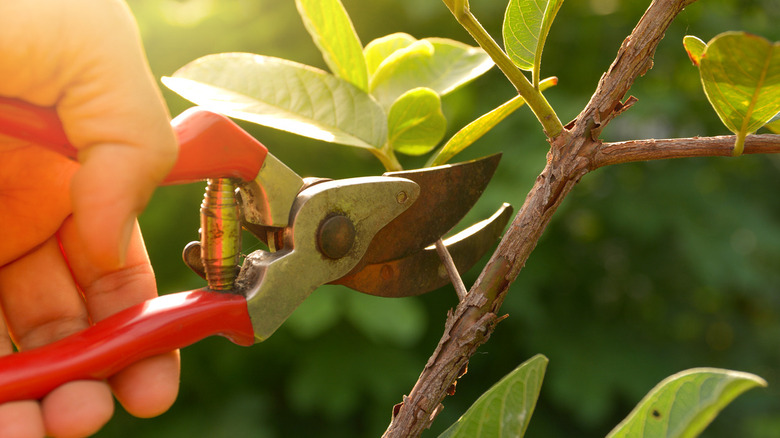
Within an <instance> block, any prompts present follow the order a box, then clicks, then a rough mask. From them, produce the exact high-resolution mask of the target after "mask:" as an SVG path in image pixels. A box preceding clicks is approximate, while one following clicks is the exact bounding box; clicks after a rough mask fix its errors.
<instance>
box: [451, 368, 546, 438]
mask: <svg viewBox="0 0 780 438" xmlns="http://www.w3.org/2000/svg"><path fill="white" fill-rule="evenodd" d="M547 362H548V360H547V358H546V357H544V356H542V355H541V354H539V355H536V356H534V357H532V358H531V359H528V360H527V361H525V362H524V363H523V364H521V365H520V366H519V367H517V368H516V369H515V370H514V371H512V372H511V373H509V374H507V375H506V376H505V377H504V378H503V379H501V380H500V381H499V382H498V383H496V384H495V385H494V386H493V387H492V388H490V389H489V390H488V391H487V392H485V393H484V394H482V396H481V397H480V398H479V400H477V401H476V402H474V404H473V405H471V407H470V408H469V410H468V411H466V413H465V414H463V416H462V417H460V419H458V421H457V422H455V423H454V424H453V425H452V426H450V427H449V429H447V430H445V431H444V433H442V434H441V435H439V438H521V437H522V436H523V435H524V434H525V430H526V429H527V428H528V423H529V422H530V421H531V415H532V414H533V412H534V408H535V407H536V400H537V399H538V398H539V390H540V389H541V387H542V380H544V372H545V369H546V368H547Z"/></svg>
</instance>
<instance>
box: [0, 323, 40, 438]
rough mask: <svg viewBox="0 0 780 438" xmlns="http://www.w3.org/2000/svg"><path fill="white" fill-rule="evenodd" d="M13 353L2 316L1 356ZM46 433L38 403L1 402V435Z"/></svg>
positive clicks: (20, 437)
mask: <svg viewBox="0 0 780 438" xmlns="http://www.w3.org/2000/svg"><path fill="white" fill-rule="evenodd" d="M12 353H13V345H12V344H11V338H10V337H9V336H8V331H7V330H6V328H5V323H4V321H3V318H0V356H5V355H6V354H12ZM44 434H45V430H44V426H43V417H42V416H41V410H40V408H39V407H38V403H36V402H35V401H33V400H24V401H17V402H11V403H3V404H0V436H1V437H7V438H42V437H43V436H44Z"/></svg>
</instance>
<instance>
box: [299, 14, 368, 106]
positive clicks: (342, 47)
mask: <svg viewBox="0 0 780 438" xmlns="http://www.w3.org/2000/svg"><path fill="white" fill-rule="evenodd" d="M295 4H296V6H298V13H299V14H300V15H301V18H302V19H303V24H304V25H305V26H306V30H308V31H309V33H310V34H311V36H312V39H314V43H315V44H316V45H317V47H319V49H320V52H322V57H323V58H324V59H325V62H326V63H327V64H328V67H330V70H331V71H332V72H333V74H334V75H336V76H338V77H340V78H342V79H344V80H346V81H347V82H350V83H351V84H352V85H354V86H356V87H358V88H360V89H361V90H363V91H368V71H367V70H366V60H365V58H364V57H363V45H362V44H360V39H359V38H358V36H357V33H356V32H355V28H354V26H352V21H351V20H350V19H349V15H347V11H346V10H345V9H344V6H343V5H342V4H341V2H340V1H339V0H295Z"/></svg>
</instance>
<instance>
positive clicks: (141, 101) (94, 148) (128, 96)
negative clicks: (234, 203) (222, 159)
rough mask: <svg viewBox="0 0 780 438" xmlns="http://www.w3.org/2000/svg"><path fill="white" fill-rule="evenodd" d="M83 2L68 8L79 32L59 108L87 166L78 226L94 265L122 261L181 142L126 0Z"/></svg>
mask: <svg viewBox="0 0 780 438" xmlns="http://www.w3.org/2000/svg"><path fill="white" fill-rule="evenodd" d="M80 2H82V3H88V4H89V5H88V6H89V7H88V8H77V7H75V6H74V7H72V8H69V11H74V13H75V15H74V16H73V20H72V21H73V24H72V26H74V27H73V28H71V29H69V34H70V33H71V32H72V34H73V35H75V36H74V37H73V38H71V39H70V40H69V46H70V47H71V48H70V49H69V50H65V52H64V53H65V54H66V55H65V56H67V58H66V59H63V61H62V63H63V64H64V63H65V62H67V65H68V68H67V74H66V76H68V77H67V82H65V83H64V84H63V93H62V97H61V98H60V99H59V101H58V103H57V112H58V114H59V116H60V119H61V120H62V123H63V127H64V129H65V131H66V133H67V134H68V137H69V139H70V140H71V142H72V143H73V145H74V146H76V148H77V149H78V150H79V156H78V159H79V162H80V163H81V167H80V168H79V170H78V171H77V172H76V174H75V175H74V178H73V180H72V183H71V199H72V206H73V216H74V221H75V224H76V229H77V232H78V234H79V236H80V237H81V239H82V240H83V243H84V247H85V249H86V251H87V256H88V258H89V259H91V260H92V262H93V263H95V265H96V266H98V267H100V268H103V269H116V268H118V267H120V266H122V265H123V263H124V257H125V253H126V252H127V245H128V241H129V239H130V235H131V233H132V230H133V224H134V221H135V218H136V216H137V215H138V214H139V213H140V212H141V211H142V210H143V208H144V207H145V206H146V203H147V202H148V201H149V198H150V196H151V194H152V192H153V191H154V189H155V188H156V187H157V185H158V184H159V183H160V181H162V179H163V178H164V177H165V175H166V174H167V173H168V171H169V170H170V168H171V166H172V165H173V162H174V161H175V158H176V150H177V145H176V140H175V137H174V134H173V130H172V128H171V125H170V119H169V116H168V110H167V108H166V106H165V103H164V100H163V99H162V96H161V95H160V91H159V89H158V88H157V85H156V83H155V80H154V78H153V76H152V74H151V71H150V70H149V67H148V65H147V62H146V57H145V54H144V51H143V48H142V45H141V42H140V37H139V35H138V31H137V28H136V25H135V21H134V20H133V17H132V15H131V14H130V12H129V10H128V9H127V7H126V5H125V4H124V3H123V2H118V1H109V2H106V1H104V0H80ZM80 20H87V21H88V22H89V25H88V26H86V25H84V23H78V21H80ZM85 29H86V30H85ZM73 47H76V49H73Z"/></svg>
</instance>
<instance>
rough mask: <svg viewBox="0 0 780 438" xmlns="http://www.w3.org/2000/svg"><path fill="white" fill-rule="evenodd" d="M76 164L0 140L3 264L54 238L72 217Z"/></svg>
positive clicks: (0, 259) (0, 254) (0, 246)
mask: <svg viewBox="0 0 780 438" xmlns="http://www.w3.org/2000/svg"><path fill="white" fill-rule="evenodd" d="M77 166H78V164H77V163H74V162H72V161H70V160H67V159H65V158H64V157H62V156H60V155H58V154H56V153H54V152H51V151H49V150H46V149H43V148H40V147H37V146H35V145H32V144H29V143H25V142H21V141H15V142H14V141H6V140H4V139H3V138H0V205H2V207H0V212H2V213H0V242H2V243H0V266H3V265H4V264H6V263H8V262H10V261H11V260H15V259H18V258H19V257H21V256H22V255H23V254H24V253H26V252H27V251H29V250H30V248H35V247H37V246H38V245H40V244H41V243H43V242H44V241H46V240H47V239H48V238H50V237H51V236H53V235H54V234H55V233H56V232H57V230H58V229H59V228H60V225H61V224H62V221H63V220H65V218H66V217H67V216H69V215H70V214H71V202H70V180H71V178H72V176H73V174H74V172H75V170H76V167H77Z"/></svg>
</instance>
